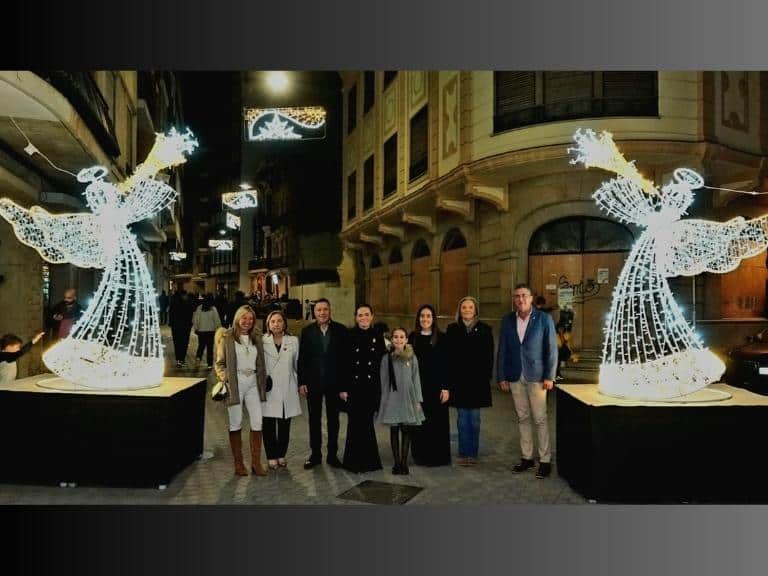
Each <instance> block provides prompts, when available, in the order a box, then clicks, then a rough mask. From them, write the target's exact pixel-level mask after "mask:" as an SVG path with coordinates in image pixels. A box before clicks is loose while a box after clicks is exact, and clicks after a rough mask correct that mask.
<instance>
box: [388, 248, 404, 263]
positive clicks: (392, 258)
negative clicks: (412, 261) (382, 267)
mask: <svg viewBox="0 0 768 576" xmlns="http://www.w3.org/2000/svg"><path fill="white" fill-rule="evenodd" d="M402 261H403V253H402V252H401V251H400V248H393V249H392V252H390V253H389V263H390V264H399V263H400V262H402Z"/></svg>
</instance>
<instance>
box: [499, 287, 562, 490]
mask: <svg viewBox="0 0 768 576" xmlns="http://www.w3.org/2000/svg"><path fill="white" fill-rule="evenodd" d="M513 301H514V306H515V311H514V312H511V313H510V314H507V315H506V316H505V317H504V319H503V320H502V323H501V334H500V336H499V351H498V355H497V358H496V376H497V378H496V379H497V381H498V382H499V388H501V390H502V391H504V392H509V391H510V390H512V400H513V402H514V404H515V411H516V412H517V419H518V422H519V425H520V451H521V452H522V459H521V460H520V463H519V464H516V465H515V466H514V468H512V471H513V472H515V473H516V474H519V473H520V472H525V471H526V470H528V469H529V468H533V465H534V462H533V429H532V426H531V415H533V424H534V425H535V427H536V437H537V440H538V444H539V469H538V471H537V472H536V478H546V477H547V476H549V475H550V474H551V473H552V463H551V459H552V454H551V451H550V446H549V425H548V423H547V390H551V389H552V386H553V385H554V381H555V373H556V371H557V338H556V335H555V323H554V322H553V321H552V317H551V316H550V315H549V314H547V313H546V312H543V311H541V310H538V309H536V308H534V307H533V295H532V294H531V289H530V288H529V287H528V286H527V285H526V284H518V285H517V286H515V292H514V296H513Z"/></svg>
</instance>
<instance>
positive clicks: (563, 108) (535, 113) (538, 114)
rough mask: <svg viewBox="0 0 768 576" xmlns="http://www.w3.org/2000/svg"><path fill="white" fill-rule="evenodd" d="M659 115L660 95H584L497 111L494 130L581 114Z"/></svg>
mask: <svg viewBox="0 0 768 576" xmlns="http://www.w3.org/2000/svg"><path fill="white" fill-rule="evenodd" d="M658 115H659V101H658V97H657V96H655V95H654V96H652V97H649V98H583V99H573V100H564V101H561V102H553V103H550V104H545V105H540V106H531V107H529V108H523V109H520V110H514V111H508V112H505V113H503V114H495V115H494V117H493V132H494V134H497V133H499V132H504V131H505V130H511V129H513V128H520V127H522V126H532V125H534V124H543V123H546V122H561V121H565V120H575V119H578V118H605V117H611V116H635V117H656V116H658Z"/></svg>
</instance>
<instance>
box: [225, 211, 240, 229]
mask: <svg viewBox="0 0 768 576" xmlns="http://www.w3.org/2000/svg"><path fill="white" fill-rule="evenodd" d="M227 228H229V229H231V230H240V216H235V215H234V214H232V213H231V212H227Z"/></svg>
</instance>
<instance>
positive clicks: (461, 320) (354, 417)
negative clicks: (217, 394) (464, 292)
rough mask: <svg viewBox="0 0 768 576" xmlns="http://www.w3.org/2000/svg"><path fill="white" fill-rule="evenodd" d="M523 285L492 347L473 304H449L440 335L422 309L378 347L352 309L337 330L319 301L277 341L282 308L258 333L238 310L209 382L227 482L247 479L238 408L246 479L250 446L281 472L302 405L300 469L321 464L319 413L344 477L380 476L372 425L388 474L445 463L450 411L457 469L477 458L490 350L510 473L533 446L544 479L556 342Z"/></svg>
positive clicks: (359, 312)
mask: <svg viewBox="0 0 768 576" xmlns="http://www.w3.org/2000/svg"><path fill="white" fill-rule="evenodd" d="M532 304H533V297H532V294H531V290H530V289H529V288H528V286H526V285H524V284H520V285H518V286H517V287H516V289H515V292H514V307H515V311H514V312H512V313H511V314H509V315H507V316H506V317H505V318H504V319H503V321H502V326H501V331H500V336H499V343H498V348H495V346H494V338H493V333H492V330H491V327H490V326H489V325H487V324H486V323H484V322H482V321H480V319H479V313H480V310H479V306H478V302H477V300H476V299H475V298H472V297H471V296H467V297H464V298H462V299H461V301H460V302H459V304H458V308H457V312H456V318H455V322H453V323H451V324H450V325H449V326H448V327H447V330H446V331H445V332H444V333H443V332H442V331H440V330H439V329H438V326H437V323H436V320H437V315H436V313H435V310H434V308H433V307H432V306H430V305H424V306H422V307H421V308H420V309H419V310H418V312H417V314H416V318H415V323H414V326H413V328H412V330H410V331H409V330H406V328H404V327H396V328H394V329H393V330H392V331H391V332H390V333H389V334H388V336H389V339H387V337H386V336H387V335H385V334H384V333H383V332H382V331H380V330H378V329H377V328H376V327H375V326H374V323H373V319H374V310H373V308H372V307H371V306H369V305H368V304H361V305H359V306H358V307H357V309H356V310H355V326H354V327H353V328H352V329H351V330H348V329H347V328H346V327H345V326H343V325H342V324H340V323H338V322H335V321H333V320H332V319H331V304H330V302H329V301H328V300H327V299H325V298H321V299H319V300H317V301H316V302H315V306H314V316H315V321H314V322H313V323H311V324H309V325H308V326H306V327H304V329H303V330H302V332H301V335H300V338H297V337H295V336H292V335H290V334H288V333H287V326H288V323H287V319H286V317H285V315H284V314H283V312H282V311H273V312H271V313H270V314H269V316H268V317H267V320H266V323H265V325H266V333H265V334H264V335H262V334H261V330H257V329H255V324H256V315H255V313H254V311H253V309H252V308H251V307H250V306H247V305H245V306H241V307H240V308H238V310H237V311H236V313H235V314H234V318H233V321H232V326H231V327H230V328H227V329H224V328H221V329H219V330H218V332H217V333H216V344H215V364H214V368H215V371H216V376H217V377H218V379H219V380H220V381H223V382H226V383H227V386H228V390H229V393H228V396H227V397H226V399H225V404H226V406H227V414H228V422H229V440H230V446H231V449H232V454H233V458H234V469H235V474H237V475H247V474H248V470H247V468H246V466H245V464H244V461H243V454H242V421H243V408H245V409H246V410H247V411H248V416H249V421H250V426H251V431H250V449H251V471H252V472H253V474H255V475H265V474H266V471H265V470H264V468H263V466H262V463H261V451H262V444H263V446H264V448H265V451H266V456H267V463H268V466H269V468H271V469H278V468H280V467H285V466H287V461H286V459H285V455H286V451H287V447H288V440H289V437H290V420H291V418H293V417H295V416H298V415H299V414H301V402H300V396H304V397H306V400H307V409H308V412H309V414H308V420H309V441H310V454H309V456H308V458H307V459H306V461H305V462H304V468H305V469H311V468H314V467H316V466H318V465H320V464H321V463H322V460H323V459H322V429H321V421H322V410H323V404H325V414H326V422H327V445H326V462H327V463H328V464H329V465H330V466H333V467H343V468H345V469H347V470H349V471H352V472H358V473H363V472H370V471H374V470H380V469H381V468H382V464H381V458H380V456H379V448H378V442H377V439H376V429H375V425H376V424H377V423H378V424H383V425H386V426H388V427H389V429H390V445H391V450H392V456H393V462H394V465H393V467H392V473H393V474H408V473H409V467H408V464H409V461H410V457H411V455H412V458H413V462H414V463H416V464H420V465H425V466H442V465H448V464H450V463H451V448H450V426H449V413H448V407H449V406H453V407H454V408H456V411H457V428H458V456H459V459H458V464H459V465H461V466H474V465H475V464H476V463H477V460H478V454H479V442H480V420H481V419H480V413H481V410H482V409H483V408H488V407H490V406H491V404H492V399H491V379H492V377H493V367H494V351H495V350H496V352H497V354H496V380H497V382H498V385H499V388H500V389H501V390H502V391H505V392H507V391H511V392H512V397H513V400H514V405H515V410H516V413H517V416H518V421H519V426H520V447H521V456H522V457H521V460H520V462H519V463H518V464H517V465H515V466H514V468H513V472H515V473H521V472H525V471H526V470H528V469H530V468H532V467H533V466H534V462H535V461H534V454H533V450H534V438H533V429H535V431H536V440H537V443H538V454H539V467H538V471H537V474H536V475H537V477H538V478H545V477H547V476H549V475H550V473H551V450H550V444H549V428H548V421H547V402H546V396H547V391H548V390H550V389H551V388H552V387H553V384H554V380H555V372H556V369H557V362H558V357H557V354H558V352H557V341H556V336H555V327H554V323H553V321H552V317H551V316H550V315H549V314H546V313H545V312H540V311H538V310H537V309H535V308H534V307H533V306H532ZM342 411H344V412H346V413H347V416H348V418H347V434H346V444H345V447H344V454H343V458H342V459H341V460H340V459H339V456H338V452H339V445H338V438H339V413H340V412H342Z"/></svg>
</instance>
